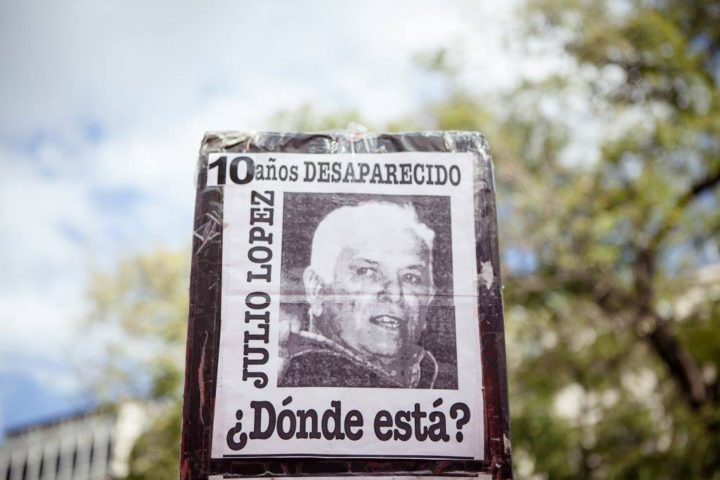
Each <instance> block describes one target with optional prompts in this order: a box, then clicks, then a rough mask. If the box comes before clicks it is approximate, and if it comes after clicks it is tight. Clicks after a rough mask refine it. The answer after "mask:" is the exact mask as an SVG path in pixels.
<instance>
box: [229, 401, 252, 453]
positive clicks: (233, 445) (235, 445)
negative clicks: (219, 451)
mask: <svg viewBox="0 0 720 480" xmlns="http://www.w3.org/2000/svg"><path fill="white" fill-rule="evenodd" d="M242 417H243V412H242V410H238V411H237V412H235V418H237V419H238V422H237V423H236V424H235V426H234V427H233V428H231V429H230V430H228V433H227V436H226V438H225V440H227V444H228V447H230V449H232V450H236V451H237V450H242V448H243V447H244V446H245V445H246V444H247V433H245V432H243V431H242V422H241V421H240V420H242ZM241 432H242V433H241ZM237 433H240V435H239V436H238V441H235V438H234V437H235V434H237Z"/></svg>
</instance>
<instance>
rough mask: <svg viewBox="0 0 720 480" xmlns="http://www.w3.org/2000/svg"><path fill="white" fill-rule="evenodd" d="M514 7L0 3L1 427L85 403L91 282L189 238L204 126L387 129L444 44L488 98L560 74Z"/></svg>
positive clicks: (430, 88)
mask: <svg viewBox="0 0 720 480" xmlns="http://www.w3.org/2000/svg"><path fill="white" fill-rule="evenodd" d="M514 5H515V3H514V2H510V3H508V2H502V1H493V2H471V1H464V0H455V1H447V0H445V1H419V0H415V1H405V0H403V1H394V2H384V1H376V0H369V1H359V0H355V1H344V2H338V1H331V0H328V1H313V0H308V1H285V2H281V1H262V2H261V1H255V2H249V1H212V2H196V1H178V0H176V1H157V2H140V1H101V2H99V1H97V0H70V1H67V2H52V1H46V2H41V1H38V0H10V1H8V0H0V72H2V74H0V167H1V170H0V171H1V172H2V175H0V204H1V205H2V210H1V211H0V232H1V234H0V264H1V265H2V267H1V268H0V287H1V288H0V325H1V330H0V332H1V335H0V429H5V428H9V427H13V426H17V425H20V424H24V423H27V422H33V421H37V420H40V419H44V418H48V417H51V416H53V415H58V414H62V413H65V412H69V411H72V410H74V409H77V408H81V407H83V406H84V405H87V404H88V403H89V402H90V401H91V395H90V393H89V392H88V391H87V389H86V387H85V385H84V383H83V375H82V373H83V372H82V367H81V366H79V365H78V362H77V357H78V352H79V351H81V352H82V354H83V355H86V356H87V358H92V356H93V355H98V356H101V355H102V354H103V351H102V343H101V342H99V341H98V342H95V341H94V340H93V339H89V338H87V337H83V336H82V333H81V331H80V329H79V326H78V325H79V321H80V320H81V319H82V317H83V312H84V308H85V300H84V295H85V291H86V288H87V285H86V281H87V274H88V271H89V270H90V269H91V268H94V267H100V268H110V267H112V265H113V264H114V263H115V262H116V261H117V260H118V259H119V258H120V257H121V256H124V255H128V254H132V253H138V252H143V251H148V250H152V249H154V248H158V247H161V246H162V247H169V248H181V247H183V246H185V245H188V244H189V243H190V240H191V233H192V212H193V201H194V186H193V172H194V168H195V159H196V152H197V149H198V146H199V142H200V139H201V138H202V135H203V132H204V131H206V130H220V129H222V130H228V129H233V130H248V129H249V130H263V129H273V125H272V124H271V121H270V118H271V117H272V115H273V114H274V113H276V112H277V111H278V110H292V109H295V108H297V107H299V106H300V105H303V104H310V105H313V106H314V107H315V108H316V109H317V110H319V111H326V112H332V111H338V110H342V109H357V110H358V111H360V112H361V114H362V115H363V116H364V117H365V118H368V119H369V120H370V121H371V122H373V123H376V124H382V123H383V122H384V121H387V120H389V119H393V118H397V117H400V116H402V115H404V114H407V113H410V112H412V111H413V110H415V109H416V108H417V106H418V105H420V104H421V103H423V102H426V101H428V100H430V99H432V98H437V97H438V96H439V95H440V94H441V92H440V91H439V90H438V86H439V84H438V81H437V79H436V78H433V77H432V75H428V74H426V73H423V72H422V71H420V70H419V69H418V68H417V67H416V65H415V64H414V62H413V60H412V59H413V56H414V55H416V54H418V53H422V52H426V51H429V50H431V49H433V48H436V47H441V46H449V45H453V46H454V47H455V50H454V51H455V52H457V53H458V54H459V55H460V58H462V61H463V63H464V65H465V67H466V68H465V71H464V73H463V77H462V81H463V82H465V83H466V84H467V85H468V86H469V88H472V89H474V90H475V91H477V92H478V93H481V94H485V95H487V98H488V102H489V103H491V102H492V101H493V97H494V95H496V93H497V92H498V91H500V90H502V89H506V88H509V87H511V86H512V85H514V84H516V83H518V82H519V81H520V80H521V79H523V78H526V77H528V76H530V77H532V76H538V75H542V72H544V71H547V70H548V69H552V68H557V65H556V64H553V63H552V62H551V61H548V58H543V57H542V56H538V55H537V53H534V54H532V55H530V54H528V53H525V52H524V51H523V50H522V49H521V48H518V47H517V46H516V45H514V42H513V38H514V37H516V36H517V25H516V22H515V21H514V17H513V15H514V14H513V6H514ZM552 58H554V59H557V58H558V57H557V54H553V55H552ZM338 127H342V126H341V125H339V126H338Z"/></svg>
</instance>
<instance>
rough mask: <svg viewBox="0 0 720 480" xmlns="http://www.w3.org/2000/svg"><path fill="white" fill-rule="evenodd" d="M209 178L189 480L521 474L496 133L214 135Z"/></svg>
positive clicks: (193, 312)
mask: <svg viewBox="0 0 720 480" xmlns="http://www.w3.org/2000/svg"><path fill="white" fill-rule="evenodd" d="M197 181H198V184H197V187H198V193H197V205H196V215H195V240H194V244H193V271H192V277H191V292H190V296H191V298H190V300H191V302H190V322H189V330H188V355H187V370H186V385H185V405H184V416H183V446H182V460H181V461H182V463H181V471H182V473H181V476H182V477H183V478H207V477H208V475H211V474H213V475H218V474H219V475H223V474H228V475H232V474H244V475H257V474H262V473H267V474H273V475H277V474H288V473H291V472H294V473H302V474H307V473H316V474H326V475H327V474H335V473H350V474H357V473H362V472H372V473H375V474H377V473H391V474H422V473H423V472H425V473H427V471H430V472H432V473H434V474H438V473H452V474H461V473H463V472H470V473H477V472H487V473H500V474H501V476H502V478H509V477H510V475H511V473H510V465H509V459H510V458H509V455H510V452H509V448H510V447H509V445H510V444H509V428H508V415H507V394H506V379H505V370H504V368H505V367H504V340H503V333H502V305H501V297H500V283H499V265H498V257H497V228H496V220H495V207H494V188H493V179H492V163H491V160H490V157H489V154H488V151H487V147H486V145H485V143H484V140H483V138H482V137H481V136H480V135H479V134H472V133H426V134H402V135H377V136H376V135H370V134H360V135H358V134H354V133H353V134H350V133H338V134H272V133H268V134H244V133H232V132H228V133H218V134H208V135H207V136H206V138H205V139H204V141H203V145H202V148H201V153H200V160H199V165H198V178H197ZM362 459H366V461H365V462H364V463H363V462H362ZM370 459H372V463H369V460H370Z"/></svg>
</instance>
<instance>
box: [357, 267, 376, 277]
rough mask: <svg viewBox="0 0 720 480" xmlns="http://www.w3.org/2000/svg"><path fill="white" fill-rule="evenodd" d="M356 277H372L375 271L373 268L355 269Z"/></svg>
mask: <svg viewBox="0 0 720 480" xmlns="http://www.w3.org/2000/svg"><path fill="white" fill-rule="evenodd" d="M355 275H357V276H358V277H372V276H373V275H375V269H374V268H371V267H358V268H356V269H355Z"/></svg>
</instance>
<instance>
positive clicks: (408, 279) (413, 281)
mask: <svg viewBox="0 0 720 480" xmlns="http://www.w3.org/2000/svg"><path fill="white" fill-rule="evenodd" d="M402 279H403V281H404V282H405V283H409V284H410V285H420V284H421V283H422V281H423V279H422V277H421V276H420V275H418V274H416V273H405V274H403V276H402Z"/></svg>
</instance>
